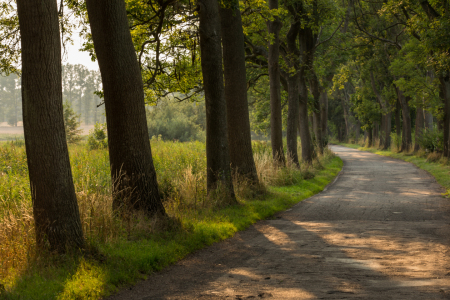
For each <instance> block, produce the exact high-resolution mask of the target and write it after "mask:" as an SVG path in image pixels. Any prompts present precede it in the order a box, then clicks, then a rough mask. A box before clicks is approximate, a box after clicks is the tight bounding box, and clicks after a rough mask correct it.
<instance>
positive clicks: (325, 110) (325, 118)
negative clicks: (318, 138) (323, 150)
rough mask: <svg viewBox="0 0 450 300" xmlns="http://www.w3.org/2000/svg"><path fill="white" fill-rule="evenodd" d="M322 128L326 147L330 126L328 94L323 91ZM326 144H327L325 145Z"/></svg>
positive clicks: (321, 102)
mask: <svg viewBox="0 0 450 300" xmlns="http://www.w3.org/2000/svg"><path fill="white" fill-rule="evenodd" d="M320 121H321V124H320V127H321V129H322V139H323V140H324V145H326V144H328V137H327V126H328V93H327V91H326V90H325V89H322V91H321V93H320ZM325 143H326V144H325Z"/></svg>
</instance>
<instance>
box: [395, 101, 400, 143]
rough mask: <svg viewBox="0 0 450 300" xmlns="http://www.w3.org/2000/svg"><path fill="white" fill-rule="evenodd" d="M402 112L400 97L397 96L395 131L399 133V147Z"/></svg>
mask: <svg viewBox="0 0 450 300" xmlns="http://www.w3.org/2000/svg"><path fill="white" fill-rule="evenodd" d="M400 112H401V106H400V99H398V97H397V101H396V105H395V133H396V134H397V145H395V146H396V147H397V149H398V148H399V146H400V145H399V142H400V139H401V136H402V135H401V122H400Z"/></svg>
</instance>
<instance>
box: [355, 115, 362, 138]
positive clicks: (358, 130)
mask: <svg viewBox="0 0 450 300" xmlns="http://www.w3.org/2000/svg"><path fill="white" fill-rule="evenodd" d="M360 134H361V123H360V122H359V120H356V130H355V139H356V143H358V142H359V136H360Z"/></svg>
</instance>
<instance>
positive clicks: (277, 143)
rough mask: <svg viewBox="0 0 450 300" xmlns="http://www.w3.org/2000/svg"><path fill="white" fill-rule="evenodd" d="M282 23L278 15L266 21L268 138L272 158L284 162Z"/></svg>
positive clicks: (272, 4)
mask: <svg viewBox="0 0 450 300" xmlns="http://www.w3.org/2000/svg"><path fill="white" fill-rule="evenodd" d="M269 9H271V10H272V9H278V0H269ZM281 26H282V23H281V21H280V19H279V18H278V17H275V19H274V20H273V21H268V22H267V29H268V32H269V35H271V36H273V41H271V42H270V43H269V57H268V64H269V84H270V140H271V144H272V155H273V159H274V160H275V161H277V162H278V163H280V164H284V162H285V158H284V151H283V124H282V117H281V84H280V65H279V62H278V59H279V56H280V30H281Z"/></svg>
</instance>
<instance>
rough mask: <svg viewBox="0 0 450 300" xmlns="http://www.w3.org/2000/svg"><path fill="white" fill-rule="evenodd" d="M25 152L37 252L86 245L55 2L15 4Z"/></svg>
mask: <svg viewBox="0 0 450 300" xmlns="http://www.w3.org/2000/svg"><path fill="white" fill-rule="evenodd" d="M17 9H18V16H19V24H20V33H21V43H22V108H23V127H24V134H25V147H26V153H27V163H28V171H29V176H30V187H31V199H32V202H33V216H34V222H35V230H36V243H37V247H38V248H41V249H42V248H44V247H45V245H46V240H48V242H49V244H50V248H51V250H56V251H58V252H64V251H65V250H66V249H67V248H79V247H82V246H83V244H84V240H83V231H82V227H81V221H80V214H79V210H78V203H77V198H76V195H75V188H74V185H73V180H72V171H71V168H70V161H69V153H68V149H67V142H66V135H65V130H64V119H63V105H62V82H61V46H60V45H61V44H60V36H59V21H58V8H57V3H56V1H55V0H42V1H29V0H18V1H17Z"/></svg>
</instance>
